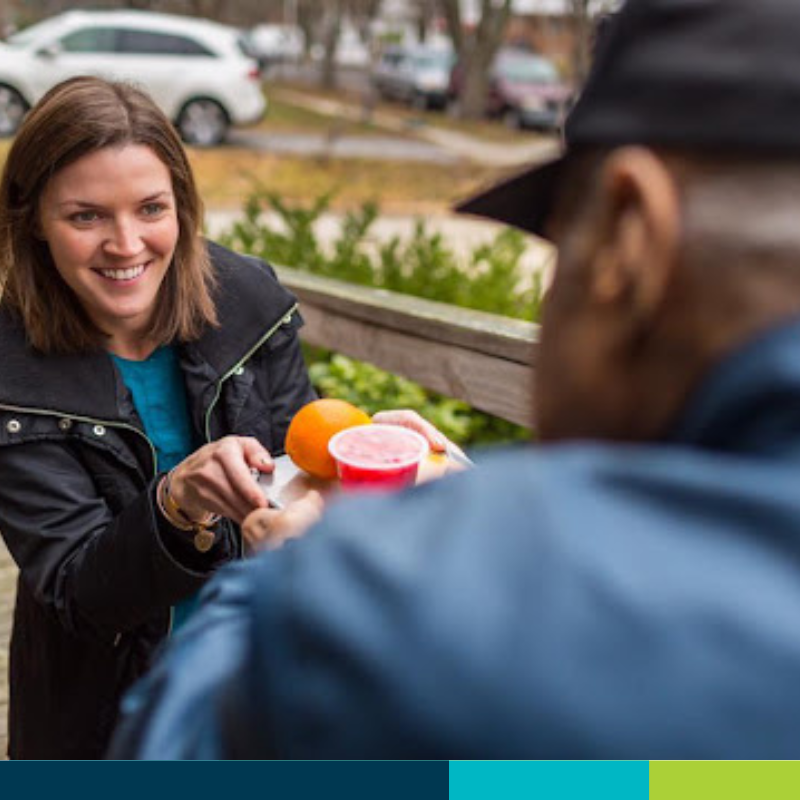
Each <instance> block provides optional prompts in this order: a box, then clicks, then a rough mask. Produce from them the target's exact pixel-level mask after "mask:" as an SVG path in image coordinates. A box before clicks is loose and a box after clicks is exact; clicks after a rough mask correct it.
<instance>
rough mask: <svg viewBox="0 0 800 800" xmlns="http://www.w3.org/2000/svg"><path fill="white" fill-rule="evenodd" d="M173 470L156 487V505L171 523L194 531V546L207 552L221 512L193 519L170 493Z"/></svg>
mask: <svg viewBox="0 0 800 800" xmlns="http://www.w3.org/2000/svg"><path fill="white" fill-rule="evenodd" d="M173 472H174V469H171V470H170V471H169V472H168V473H167V474H166V475H165V476H164V477H163V478H162V479H161V481H160V482H159V484H158V488H157V489H156V505H157V506H158V510H159V511H160V512H161V514H162V515H163V516H164V519H166V520H167V522H169V524H170V525H172V526H173V527H175V528H178V530H181V531H194V539H193V542H194V546H195V548H196V549H197V550H199V551H200V552H201V553H205V552H207V551H208V550H210V549H211V548H212V547H213V545H214V541H215V539H216V534H215V533H214V531H213V530H211V527H212V526H213V525H215V524H216V523H217V522H219V519H220V517H219V514H209V515H208V516H207V517H206V518H205V519H203V520H193V519H191V518H190V517H189V516H188V514H187V513H186V512H185V511H184V510H183V509H182V508H181V507H180V506H179V505H178V503H177V502H176V501H175V498H174V497H173V496H172V495H171V494H170V491H169V490H170V485H171V483H172V473H173Z"/></svg>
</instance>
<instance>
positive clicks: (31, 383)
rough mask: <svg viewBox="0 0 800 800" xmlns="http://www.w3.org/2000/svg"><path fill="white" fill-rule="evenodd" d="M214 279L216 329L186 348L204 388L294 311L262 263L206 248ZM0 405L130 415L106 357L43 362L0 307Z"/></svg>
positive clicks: (288, 295) (98, 354) (97, 415)
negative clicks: (199, 367)
mask: <svg viewBox="0 0 800 800" xmlns="http://www.w3.org/2000/svg"><path fill="white" fill-rule="evenodd" d="M208 247H209V253H210V255H211V260H212V262H213V264H214V267H215V269H216V271H217V275H218V277H219V288H218V294H217V296H216V298H215V300H216V302H217V311H218V314H219V319H220V323H221V324H220V327H219V328H213V329H212V328H209V329H208V330H207V331H206V332H205V333H204V334H203V336H202V337H201V338H200V339H199V340H198V341H197V342H193V343H192V344H191V345H189V346H187V347H186V348H185V354H184V355H185V357H186V358H187V359H189V360H190V361H193V362H196V363H197V362H199V363H202V364H204V365H205V366H206V367H207V369H204V373H205V374H206V375H207V376H208V379H209V381H214V380H217V379H218V378H219V377H222V376H223V375H226V374H227V373H228V372H229V371H230V370H231V369H232V368H233V367H234V366H235V365H236V364H237V363H238V362H239V361H240V360H241V359H242V358H243V357H244V356H245V355H247V354H248V353H249V352H250V350H252V348H253V347H255V346H256V345H257V344H258V342H259V340H260V339H261V338H262V337H263V336H264V334H265V333H266V332H267V331H268V330H269V329H270V328H271V327H273V326H274V325H275V324H276V323H278V322H279V321H280V320H281V319H282V318H283V317H284V316H285V315H286V314H287V313H288V312H289V311H290V310H291V309H292V307H293V306H294V305H295V302H296V300H295V298H294V296H293V295H292V294H291V293H290V292H289V291H287V290H286V289H284V288H283V287H282V286H281V285H280V284H279V283H278V281H277V279H276V278H275V276H274V273H272V271H271V270H270V268H268V267H267V266H266V265H265V264H264V263H263V262H261V261H258V260H257V259H254V258H249V257H245V256H240V255H237V254H235V253H232V252H231V251H229V250H226V249H225V248H222V247H220V246H219V245H216V244H213V243H209V245H208ZM0 353H2V368H0V405H7V406H12V407H15V408H24V409H39V410H43V411H51V412H57V413H64V414H69V415H74V416H85V417H91V418H96V419H104V420H125V419H127V417H128V415H129V413H130V404H129V402H128V401H127V399H126V396H127V395H126V391H125V387H124V385H123V383H122V381H121V379H120V377H119V374H118V373H117V370H116V368H115V367H114V364H113V362H112V360H111V358H110V357H109V355H108V354H107V353H105V352H96V353H86V354H81V355H69V356H64V355H58V356H46V355H41V354H38V353H36V352H34V351H33V350H31V348H30V347H29V346H28V343H27V341H26V338H25V332H24V330H23V329H22V326H21V324H20V321H19V320H18V319H17V318H16V317H15V316H14V315H12V314H11V313H10V312H9V311H8V310H7V309H4V308H2V307H0Z"/></svg>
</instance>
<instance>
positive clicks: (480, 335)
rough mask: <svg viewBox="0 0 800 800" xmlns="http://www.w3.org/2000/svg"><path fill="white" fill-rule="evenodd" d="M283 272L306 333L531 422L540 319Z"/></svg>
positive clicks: (442, 390)
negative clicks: (536, 321) (528, 319)
mask: <svg viewBox="0 0 800 800" xmlns="http://www.w3.org/2000/svg"><path fill="white" fill-rule="evenodd" d="M278 273H279V276H280V279H281V281H282V282H283V283H284V285H285V286H287V287H288V288H289V289H291V290H292V291H293V292H294V293H295V294H296V295H297V297H298V299H299V301H300V311H301V313H302V315H303V318H304V319H305V322H306V324H305V327H304V328H303V330H302V331H301V336H302V338H303V339H304V341H306V342H308V343H309V344H312V345H318V346H321V347H327V348H329V349H331V350H336V351H337V352H340V353H343V354H345V355H348V356H351V357H353V358H357V359H360V360H362V361H368V362H370V363H371V364H374V365H375V366H377V367H381V368H382V369H385V370H388V371H389V372H393V373H395V374H397V375H402V376H404V377H406V378H410V379H411V380H414V381H416V382H417V383H420V384H422V385H423V386H425V387H426V388H429V389H432V390H434V391H437V392H440V393H441V394H444V395H448V396H449V397H455V398H457V399H459V400H464V401H465V402H467V403H469V404H470V405H471V406H474V407H475V408H478V409H480V410H481V411H485V412H487V413H489V414H494V415H495V416H498V417H502V418H503V419H507V420H510V421H512V422H516V423H518V424H520V425H530V423H531V381H532V377H533V363H534V354H535V346H536V342H537V341H538V331H539V328H538V326H537V325H534V324H532V323H528V322H522V321H519V320H514V319H509V318H506V317H500V316H497V315H494V314H486V313H484V312H482V311H472V310H470V309H464V308H458V307H456V306H451V305H447V304H445V303H436V302H433V301H430V300H422V299H420V298H417V297H411V296H409V295H405V294H397V293H395V292H388V291H384V290H381V289H371V288H367V287H363V286H356V285H353V284H350V283H345V282H343V281H336V280H331V279H329V278H321V277H318V276H315V275H309V274H308V273H304V272H298V271H297V270H293V269H288V268H279V269H278Z"/></svg>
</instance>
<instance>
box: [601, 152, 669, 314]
mask: <svg viewBox="0 0 800 800" xmlns="http://www.w3.org/2000/svg"><path fill="white" fill-rule="evenodd" d="M599 180H600V185H599V191H598V192H597V201H598V205H599V207H598V209H597V213H596V214H594V215H593V218H594V223H595V224H594V228H595V230H594V236H593V239H594V257H593V258H592V268H591V284H590V291H591V292H592V295H593V297H594V298H595V300H596V301H598V302H601V303H615V304H620V305H621V307H620V311H621V312H626V313H627V314H628V315H629V318H630V321H631V322H634V323H639V324H645V325H646V324H647V323H648V322H649V321H650V320H651V319H652V318H653V317H654V315H655V314H656V313H657V311H658V309H659V307H660V305H661V302H662V300H663V299H664V296H665V292H666V290H667V287H668V285H669V281H670V278H671V275H672V273H673V271H674V269H675V267H676V264H677V256H678V250H679V244H680V199H679V196H678V189H677V186H676V183H675V179H674V178H673V176H672V174H671V173H670V171H669V170H668V168H667V166H666V165H665V163H664V162H663V161H662V160H661V158H659V156H658V155H656V154H655V153H654V152H653V151H652V150H649V149H647V148H644V147H622V148H619V149H617V150H615V151H614V152H613V153H612V154H611V155H610V156H609V157H608V158H607V160H606V162H605V164H604V165H603V169H602V171H601V175H600V179H599Z"/></svg>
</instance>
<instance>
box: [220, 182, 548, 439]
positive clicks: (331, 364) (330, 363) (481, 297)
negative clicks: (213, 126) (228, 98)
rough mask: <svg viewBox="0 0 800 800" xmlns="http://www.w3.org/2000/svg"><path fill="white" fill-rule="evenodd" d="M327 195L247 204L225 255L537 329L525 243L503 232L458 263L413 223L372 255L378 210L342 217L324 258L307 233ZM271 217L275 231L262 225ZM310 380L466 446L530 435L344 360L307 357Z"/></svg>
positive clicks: (267, 196) (536, 290)
mask: <svg viewBox="0 0 800 800" xmlns="http://www.w3.org/2000/svg"><path fill="white" fill-rule="evenodd" d="M330 201H331V197H330V196H328V195H325V196H323V197H320V198H318V199H317V200H316V201H314V202H313V203H312V204H310V205H309V206H307V207H302V206H292V207H290V206H288V205H287V204H286V203H284V202H283V200H282V199H281V198H280V197H278V196H276V195H275V194H273V193H271V192H268V191H265V190H263V189H262V190H258V191H256V192H254V193H253V195H252V196H251V197H250V198H249V199H248V200H247V202H246V204H245V207H244V215H243V217H242V219H241V220H239V221H237V222H236V223H234V224H233V226H232V227H231V228H230V230H228V231H227V232H225V233H224V234H223V235H222V236H220V237H219V238H220V242H221V243H222V244H224V245H226V246H228V247H231V248H232V249H235V250H239V251H241V252H245V253H250V254H252V255H255V256H258V257H259V258H263V259H264V260H266V261H269V262H270V263H272V264H278V265H285V266H291V267H293V268H295V269H298V270H303V271H306V272H310V273H313V274H315V275H323V276H327V277H331V278H337V279H338V280H344V281H349V282H351V283H357V284H361V285H365V286H373V287H377V288H382V289H389V290H391V291H394V292H402V293H405V294H411V295H416V296H417V297H424V298H427V299H429V300H437V301H439V302H444V303H451V304H453V305H459V306H464V307H467V308H474V309H477V310H481V311H488V312H491V313H494V314H502V315H505V316H510V317H516V318H519V319H525V320H530V321H536V319H537V318H538V315H539V309H540V303H541V284H540V283H539V281H538V280H534V281H533V283H532V285H530V286H528V287H526V286H525V283H524V281H523V276H522V271H521V266H520V262H521V258H522V255H523V253H524V250H525V242H524V239H523V237H522V234H520V233H518V232H516V231H513V230H511V229H507V230H505V231H503V232H502V233H500V234H498V236H497V237H496V238H495V240H494V241H492V242H490V243H489V244H485V245H481V246H480V247H478V248H477V249H476V250H475V251H474V252H473V253H471V254H470V257H469V259H468V260H467V261H466V263H460V262H459V260H458V258H457V257H456V255H455V254H454V253H453V251H452V250H451V249H449V248H448V246H447V244H446V242H445V241H444V240H443V238H442V236H441V235H440V234H438V233H432V232H429V231H428V230H427V229H426V227H425V225H424V223H423V222H422V221H420V222H418V223H417V224H416V226H415V228H414V230H413V232H412V234H411V236H410V237H409V238H408V239H406V240H401V239H400V237H394V238H392V239H391V240H389V241H388V242H385V243H383V244H380V245H377V244H375V242H373V241H372V240H371V239H370V228H371V226H372V224H373V223H374V222H375V220H376V219H377V218H378V215H379V208H378V206H377V204H375V203H366V204H364V205H363V206H362V207H361V208H360V209H358V210H356V211H351V212H349V213H347V214H346V215H345V217H344V219H343V221H342V226H341V231H340V233H339V236H338V238H337V239H336V240H335V241H334V242H333V244H332V247H331V248H330V249H329V250H327V251H326V250H325V249H323V247H322V245H321V243H320V241H319V239H318V238H317V236H316V234H315V233H314V224H315V223H316V222H317V221H318V220H319V218H320V216H321V215H322V214H324V213H325V212H326V211H327V210H328V208H329V207H330ZM268 210H271V211H272V212H274V213H276V214H277V216H278V222H277V224H272V223H270V222H265V221H264V218H263V217H262V214H263V213H264V212H265V211H268ZM306 358H307V361H308V363H309V371H310V374H311V380H312V382H313V383H314V385H315V387H316V388H317V390H318V391H319V393H320V394H321V395H324V396H327V397H340V398H343V399H345V400H349V401H350V402H352V403H354V404H355V405H358V406H360V407H361V408H363V409H364V410H366V411H368V412H369V413H374V412H375V411H378V410H380V409H385V408H411V409H413V410H415V411H418V412H419V413H420V414H422V415H423V416H424V417H425V418H426V419H429V420H430V421H431V422H432V423H433V424H434V425H436V426H437V427H438V428H439V429H440V430H441V431H442V432H443V433H444V434H445V435H447V436H449V437H450V438H451V439H453V440H454V441H456V442H459V443H460V444H463V445H473V444H478V443H481V444H482V443H488V442H498V441H513V440H519V439H526V438H529V437H530V431H528V430H526V429H525V428H522V427H520V426H518V425H513V424H512V423H510V422H507V421H505V420H501V419H498V418H497V417H493V416H490V415H487V414H484V413H482V412H479V411H476V410H474V409H473V408H471V407H470V406H469V405H467V404H466V403H464V402H462V401H460V400H454V399H452V398H445V397H441V396H440V395H437V394H435V393H433V392H430V391H428V390H426V389H423V388H422V387H421V386H419V385H418V384H416V383H414V382H412V381H409V380H406V379H405V378H401V377H399V376H396V375H393V374H391V373H388V372H385V371H384V370H380V369H378V368H376V367H374V366H372V365H370V364H365V363H362V362H359V361H355V360H354V359H351V358H348V357H346V356H343V355H341V354H335V353H331V352H329V351H325V350H321V349H319V348H306Z"/></svg>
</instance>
